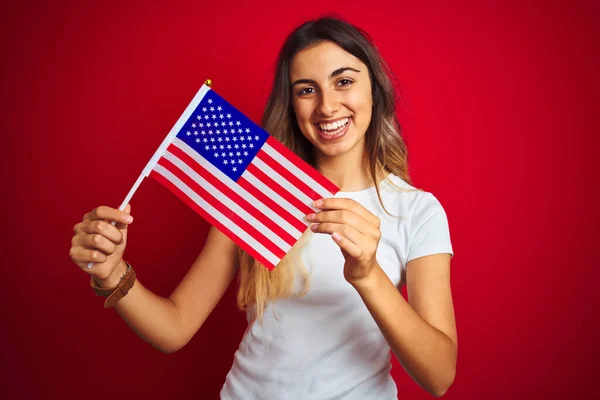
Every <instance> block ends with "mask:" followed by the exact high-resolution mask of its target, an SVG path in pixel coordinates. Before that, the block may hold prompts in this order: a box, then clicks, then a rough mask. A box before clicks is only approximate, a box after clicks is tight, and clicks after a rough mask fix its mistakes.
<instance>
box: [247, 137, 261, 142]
mask: <svg viewBox="0 0 600 400" xmlns="http://www.w3.org/2000/svg"><path fill="white" fill-rule="evenodd" d="M246 139H248V141H249V142H251V141H252V136H247V137H246ZM256 140H258V136H257V137H256Z"/></svg>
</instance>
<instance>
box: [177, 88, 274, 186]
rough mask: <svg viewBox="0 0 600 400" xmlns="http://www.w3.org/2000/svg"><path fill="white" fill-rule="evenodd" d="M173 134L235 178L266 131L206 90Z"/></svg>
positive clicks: (234, 179) (255, 150)
mask: <svg viewBox="0 0 600 400" xmlns="http://www.w3.org/2000/svg"><path fill="white" fill-rule="evenodd" d="M177 137H178V138H179V139H181V140H182V141H184V142H185V143H186V144H188V145H189V146H190V147H191V148H193V149H194V150H195V151H197V152H198V153H200V154H201V155H202V156H203V157H204V158H205V159H206V160H207V161H209V162H210V163H211V164H212V165H214V166H215V167H216V168H218V169H219V170H220V171H222V172H223V173H224V174H225V175H227V176H228V177H230V178H231V179H232V180H233V181H235V182H237V180H238V179H239V177H240V176H241V175H242V174H243V173H244V171H245V170H246V168H247V167H248V165H249V164H250V162H251V161H252V159H253V158H254V157H255V156H256V153H258V151H259V150H260V148H261V147H262V146H263V144H264V143H265V141H266V140H267V139H268V137H269V134H268V133H267V132H266V131H264V130H263V129H262V128H260V127H259V126H258V125H256V124H255V123H254V122H252V121H251V120H250V119H249V118H247V117H246V116H245V115H244V114H242V113H241V112H239V111H238V110H237V109H235V108H234V107H233V106H232V105H231V104H229V103H228V102H227V101H225V100H224V99H223V98H222V97H221V96H219V95H218V94H217V93H215V92H214V91H213V90H209V91H208V92H207V93H206V95H205V96H204V98H203V99H202V101H201V102H200V104H199V105H198V107H196V109H195V110H194V112H193V113H192V115H191V117H190V118H189V119H188V120H187V122H186V123H185V124H184V126H183V128H182V129H181V131H180V132H179V133H178V134H177Z"/></svg>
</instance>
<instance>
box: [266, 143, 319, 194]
mask: <svg viewBox="0 0 600 400" xmlns="http://www.w3.org/2000/svg"><path fill="white" fill-rule="evenodd" d="M256 156H257V157H258V158H259V159H260V160H261V161H263V162H264V163H265V164H267V165H268V166H269V167H271V168H272V169H273V170H274V171H276V172H277V173H278V174H279V175H281V176H282V177H283V178H284V179H286V180H287V181H288V182H290V183H291V184H292V185H294V186H295V187H297V188H298V189H299V190H300V191H301V192H302V193H304V194H305V195H307V196H308V197H310V198H311V199H313V200H317V199H320V198H322V197H323V196H321V195H320V194H319V193H317V192H315V191H314V190H313V189H312V188H311V187H310V186H308V185H307V184H306V183H304V182H302V180H300V178H298V177H297V176H296V175H294V174H292V173H291V172H290V170H289V169H287V168H285V167H284V166H283V165H282V164H280V163H279V162H277V161H276V160H275V159H274V158H273V157H271V156H270V155H269V154H268V153H267V152H266V151H259V152H258V154H256Z"/></svg>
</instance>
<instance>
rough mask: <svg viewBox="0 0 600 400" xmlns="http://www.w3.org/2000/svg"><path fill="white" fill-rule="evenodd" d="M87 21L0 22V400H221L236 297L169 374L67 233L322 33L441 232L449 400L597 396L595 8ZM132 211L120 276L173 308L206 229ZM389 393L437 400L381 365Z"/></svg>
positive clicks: (226, 10) (286, 9)
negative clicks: (349, 33)
mask: <svg viewBox="0 0 600 400" xmlns="http://www.w3.org/2000/svg"><path fill="white" fill-rule="evenodd" d="M89 3H90V2H79V1H71V2H65V1H60V2H50V1H48V2H38V3H36V2H19V4H11V5H8V4H5V5H3V7H2V8H3V10H2V13H1V14H2V16H1V17H0V18H1V20H2V24H1V26H0V32H1V35H0V41H1V43H2V55H3V56H2V59H3V60H2V63H1V64H2V65H1V67H0V68H1V72H2V80H1V83H0V84H1V89H2V90H1V92H0V96H1V101H2V118H1V123H2V134H1V139H0V140H1V141H2V142H1V148H2V158H1V159H2V167H3V169H2V182H1V183H2V188H3V192H4V195H3V196H2V197H3V198H2V210H3V214H4V215H3V217H4V218H3V219H4V224H3V226H4V232H3V233H4V235H3V237H4V238H3V239H2V247H3V252H2V255H3V257H2V261H1V262H2V266H3V268H2V271H3V275H2V296H3V297H4V298H5V299H4V300H3V301H2V303H1V304H2V305H1V307H2V333H1V337H2V358H1V360H0V363H1V364H0V365H1V367H2V371H1V374H0V376H1V378H0V379H1V387H2V391H3V393H5V394H6V393H7V398H69V399H70V398H86V399H104V398H106V396H108V395H111V396H115V395H118V397H119V398H133V399H137V398H146V399H163V398H177V399H215V398H218V393H219V390H220V388H221V386H222V384H223V381H224V379H225V375H226V373H227V371H228V369H229V367H230V365H231V362H232V357H233V353H234V351H235V349H236V348H237V344H238V342H239V340H240V338H241V336H242V334H243V330H244V328H245V316H244V314H242V313H241V312H239V311H238V310H236V308H235V289H236V288H235V285H232V287H231V288H230V290H229V292H228V293H227V294H226V295H225V297H224V298H223V300H222V302H221V303H220V304H219V306H218V307H217V308H216V309H215V311H214V313H213V314H212V315H211V316H210V318H209V319H208V321H207V322H206V324H205V325H204V326H203V327H202V329H201V330H200V332H198V334H197V335H196V336H195V337H194V339H193V340H192V341H191V342H190V343H189V345H188V346H187V347H185V348H184V349H183V350H181V351H180V352H177V353H175V354H172V355H165V354H162V353H160V352H158V351H156V350H154V349H152V348H151V347H150V346H148V345H147V344H146V343H144V342H143V341H142V340H140V339H139V338H137V336H135V334H134V333H133V332H131V331H130V330H129V329H128V328H127V326H126V325H125V324H124V323H123V322H122V321H121V320H120V318H119V317H118V315H117V314H116V313H114V311H112V310H104V309H103V308H102V300H101V299H99V298H97V297H96V296H95V295H94V294H93V293H92V291H91V289H90V288H89V286H88V279H87V276H86V275H85V274H83V273H81V272H79V271H78V270H77V268H76V267H75V266H74V265H73V264H72V263H71V261H70V259H69V256H68V249H69V246H70V240H71V237H72V227H73V225H74V224H75V223H77V222H78V221H79V220H80V219H81V218H82V216H83V214H84V213H86V212H88V211H89V210H91V209H92V208H94V207H95V206H97V205H101V204H107V205H111V206H114V207H116V206H118V205H119V204H120V203H121V201H122V200H123V198H124V197H125V195H126V193H127V191H128V190H129V188H130V187H131V185H132V184H133V182H134V181H135V179H136V177H137V176H138V174H139V173H140V172H141V170H142V168H143V167H144V165H145V164H146V162H147V161H148V159H149V157H150V156H151V155H152V154H153V152H154V150H155V148H156V147H157V146H158V145H159V144H160V142H161V141H162V139H163V137H164V136H165V135H166V133H167V132H168V131H169V130H170V128H171V127H172V125H173V124H174V122H175V121H176V120H177V118H178V117H179V115H180V114H181V112H182V111H183V109H184V108H185V107H186V105H187V104H188V102H189V101H190V100H191V98H192V96H193V95H194V94H195V93H196V91H197V90H198V88H199V87H200V85H201V84H202V82H203V81H204V80H205V79H206V78H211V79H212V80H213V82H214V85H213V88H215V90H217V91H218V93H219V94H221V95H222V96H224V97H225V98H226V99H228V100H229V101H230V102H231V103H232V104H233V105H235V106H237V107H238V108H239V109H241V110H242V111H243V112H245V113H246V115H248V116H249V117H251V118H252V119H253V120H254V121H259V120H260V116H261V112H262V109H263V107H264V104H265V101H266V97H267V94H268V91H269V88H270V85H271V76H272V73H273V69H274V62H275V56H276V52H277V50H278V49H279V47H280V45H281V44H282V42H283V40H284V38H285V36H286V35H287V34H288V33H289V32H290V31H291V30H292V29H293V28H294V27H295V26H296V25H297V24H299V23H300V22H302V21H304V20H306V19H308V18H313V17H316V16H318V15H320V14H322V13H325V12H336V13H338V14H339V15H340V16H342V17H344V18H346V19H348V20H349V21H350V22H352V23H355V24H357V25H359V26H360V27H362V28H364V29H365V30H366V31H367V32H369V33H370V34H371V35H372V37H373V38H374V40H375V41H376V43H377V45H378V47H379V49H380V51H381V53H382V54H383V55H384V57H385V58H386V60H387V61H388V63H389V64H390V66H391V68H392V69H393V71H394V72H395V74H396V75H397V76H398V78H399V79H400V81H401V83H402V89H403V90H402V96H403V97H404V101H405V104H404V105H402V106H399V108H398V111H399V115H400V118H401V121H402V123H403V125H404V133H405V136H406V139H407V141H408V145H409V152H410V165H411V173H412V176H413V179H414V183H415V184H416V185H417V186H419V187H421V188H424V189H425V190H428V191H431V192H433V193H434V194H435V195H436V196H437V197H438V198H439V199H440V201H441V202H442V204H443V205H444V207H445V208H446V211H447V214H448V217H449V221H450V230H451V236H452V241H453V245H454V249H455V253H456V256H455V257H454V259H453V262H452V285H453V294H454V300H455V308H456V318H457V324H458V332H459V360H458V374H457V376H456V380H455V383H454V385H453V386H452V387H451V388H450V390H449V392H448V393H447V394H446V397H447V398H449V399H481V398H485V399H496V398H497V399H506V398H514V399H516V398H523V399H526V398H533V397H535V398H538V397H540V398H542V397H543V398H547V399H562V398H567V397H569V398H583V397H587V396H586V395H589V394H590V393H592V390H593V389H596V386H597V382H596V381H595V379H596V378H597V373H594V372H593V371H594V370H596V371H597V369H594V367H595V366H596V365H597V358H598V356H599V355H600V354H599V351H598V344H599V343H598V334H597V330H596V328H595V324H594V323H595V322H596V320H597V318H598V296H597V292H598V290H597V289H596V286H597V285H596V281H597V279H598V278H599V274H598V270H597V267H598V261H597V257H592V246H593V243H594V242H595V241H596V240H597V239H598V238H599V237H598V228H597V223H598V214H599V213H598V207H597V197H595V195H594V194H593V193H595V192H594V190H593V189H594V185H596V184H597V182H598V174H597V171H598V169H597V168H596V167H594V165H595V163H594V161H595V160H594V157H595V156H596V154H597V149H598V147H597V145H594V144H593V143H595V142H593V138H592V136H595V135H594V134H597V128H596V126H597V124H596V119H597V116H598V113H597V106H598V104H600V102H599V101H598V100H599V98H598V92H599V89H600V87H599V80H598V71H599V62H598V61H599V57H598V42H597V41H596V40H597V36H596V32H597V23H598V22H597V21H598V18H599V17H600V13H599V8H598V3H597V2H596V3H594V2H591V1H590V2H563V4H561V3H553V4H550V3H548V2H529V1H519V2H508V1H503V2H471V3H464V2H463V3H461V4H459V3H457V2H435V3H434V2H429V1H428V2H418V5H417V4H415V3H416V2H394V3H390V4H385V3H378V2H362V3H352V2H336V3H331V4H329V3H325V2H314V1H304V2H293V3H284V2H274V1H270V2H259V3H255V2H245V3H241V2H240V3H237V4H233V3H231V2H226V1H223V2H201V1H196V2H187V3H177V4H170V5H169V6H166V5H165V6H156V5H150V4H147V2H142V1H139V2H116V1H109V2H96V3H97V4H95V5H91V4H89ZM367 3H371V4H367ZM446 3H448V4H446ZM483 3H486V4H483ZM132 207H133V211H132V213H133V215H134V216H135V222H134V223H133V225H132V226H131V230H130V235H129V237H130V239H129V246H128V249H127V251H126V256H127V259H128V260H129V261H130V262H131V263H132V264H133V265H135V266H136V270H137V273H138V276H139V278H140V280H141V281H142V282H144V284H145V285H146V286H147V287H148V288H150V289H151V290H153V291H154V292H156V293H158V294H160V295H163V296H168V295H169V294H170V292H171V290H173V288H174V287H175V285H176V284H177V283H178V282H179V280H180V279H181V278H182V276H183V274H184V273H185V271H186V268H187V267H188V266H189V265H190V264H191V263H192V261H193V260H194V259H195V257H196V255H197V253H198V252H199V251H200V250H201V248H202V245H203V242H204V239H205V235H206V232H207V229H208V224H207V223H206V222H205V221H203V220H202V219H201V218H200V217H199V216H197V215H196V214H194V213H193V212H192V211H191V210H190V209H188V208H187V207H186V206H185V205H184V204H183V203H182V202H181V201H180V200H178V199H177V198H176V197H175V196H174V195H172V194H171V193H170V192H169V191H168V190H166V189H165V188H163V187H161V186H160V185H159V184H157V183H156V182H155V181H153V180H146V181H144V183H143V184H142V186H141V187H140V189H139V191H138V192H137V193H136V195H135V196H134V198H133V200H132ZM315 340H316V339H315ZM392 373H393V376H394V378H395V380H396V382H397V384H398V390H399V393H400V396H399V397H401V398H414V399H419V398H423V399H424V398H429V397H430V396H429V395H428V394H427V393H425V392H424V391H423V390H422V389H420V388H419V387H418V386H417V385H416V383H414V382H413V381H412V380H411V378H410V377H409V376H408V375H407V374H406V372H405V371H404V370H403V369H402V367H401V366H399V365H398V363H396V362H395V361H394V369H393V371H392Z"/></svg>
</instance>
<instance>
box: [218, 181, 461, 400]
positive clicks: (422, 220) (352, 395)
mask: <svg viewBox="0 0 600 400" xmlns="http://www.w3.org/2000/svg"><path fill="white" fill-rule="evenodd" d="M388 179H391V180H392V181H393V182H394V183H395V184H396V185H398V186H400V187H403V188H410V189H413V187H412V186H410V185H408V184H407V183H406V182H404V181H403V180H402V179H401V178H399V177H397V176H395V175H390V176H389V177H388ZM380 190H381V196H382V199H383V204H384V205H385V207H386V208H387V210H388V211H389V212H390V213H391V214H393V215H395V216H398V217H400V218H394V217H391V216H390V215H388V214H386V213H385V211H384V210H383V208H382V207H381V204H380V203H379V200H378V198H377V193H376V191H375V187H372V188H369V189H365V190H362V191H358V192H339V193H338V194H337V195H336V196H335V197H340V198H342V197H343V198H351V199H354V200H356V201H357V202H359V203H360V204H362V205H363V206H364V207H365V208H367V209H368V210H369V211H370V212H372V213H373V214H375V215H376V216H378V217H379V218H380V219H381V233H382V236H381V240H380V241H379V247H378V249H377V262H378V263H379V265H380V266H381V267H382V268H383V270H384V271H385V272H386V274H387V275H388V276H389V278H390V280H391V281H392V282H393V283H394V285H396V286H397V287H398V288H401V287H402V286H403V285H404V284H405V282H403V281H402V279H403V277H404V271H405V269H406V264H407V263H408V262H409V261H410V260H412V259H414V258H417V257H422V256H426V255H430V254H438V253H450V254H453V252H452V245H451V242H450V233H449V229H448V220H447V218H446V213H445V211H444V209H443V208H442V206H441V204H440V203H439V201H438V200H437V199H436V198H435V197H434V196H433V195H432V194H431V193H428V192H424V191H410V192H407V191H404V192H403V191H400V190H398V189H397V188H395V187H394V186H392V185H390V184H389V183H388V182H387V181H386V180H384V182H382V183H381V184H380ZM301 256H302V260H303V262H304V265H305V267H306V268H307V270H308V272H309V274H310V289H309V291H308V293H307V294H306V295H305V296H303V297H291V298H288V299H278V300H277V301H276V302H275V304H274V305H269V306H268V307H267V308H266V310H265V313H264V319H263V324H262V325H261V324H260V323H259V322H258V321H257V320H256V319H255V317H254V313H253V311H252V310H250V311H248V313H247V318H248V327H247V329H246V332H245V333H244V337H243V339H242V341H241V343H240V346H239V349H238V350H237V352H236V353H235V356H234V361H233V365H232V367H231V370H230V371H229V373H228V374H227V378H226V380H225V384H224V385H223V388H222V390H221V399H236V400H255V399H256V400H303V399H310V400H321V399H345V400H354V399H357V400H365V399H369V400H377V399H383V400H391V399H396V398H397V389H396V385H395V383H394V381H393V379H392V377H391V376H390V370H391V362H390V347H389V345H388V344H387V342H386V340H385V338H384V337H383V335H382V334H381V331H380V330H379V328H378V327H377V325H376V323H375V321H374V320H373V317H372V316H371V314H370V313H369V311H368V310H367V308H366V306H365V305H364V303H363V301H362V299H361V298H360V296H359V295H358V293H357V292H356V290H355V289H354V288H353V287H352V286H351V285H350V284H349V283H348V282H346V280H345V279H344V275H343V267H344V257H343V256H342V253H341V251H340V250H339V247H338V245H337V244H336V243H335V242H334V241H333V239H332V238H331V236H330V235H328V234H313V233H312V232H310V237H309V238H308V240H307V243H306V245H305V247H303V251H302V255H301ZM273 311H274V313H275V315H274V313H273Z"/></svg>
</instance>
